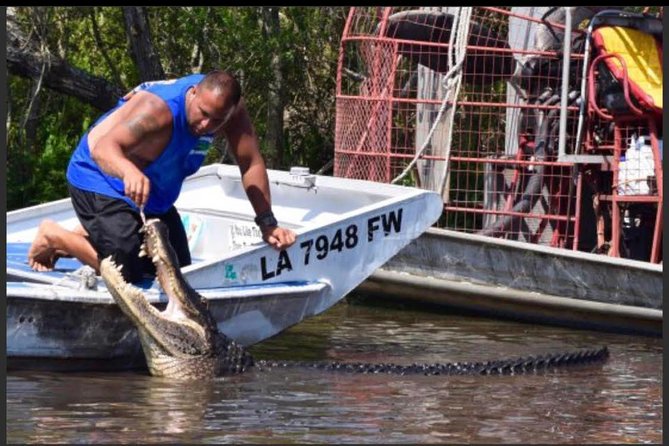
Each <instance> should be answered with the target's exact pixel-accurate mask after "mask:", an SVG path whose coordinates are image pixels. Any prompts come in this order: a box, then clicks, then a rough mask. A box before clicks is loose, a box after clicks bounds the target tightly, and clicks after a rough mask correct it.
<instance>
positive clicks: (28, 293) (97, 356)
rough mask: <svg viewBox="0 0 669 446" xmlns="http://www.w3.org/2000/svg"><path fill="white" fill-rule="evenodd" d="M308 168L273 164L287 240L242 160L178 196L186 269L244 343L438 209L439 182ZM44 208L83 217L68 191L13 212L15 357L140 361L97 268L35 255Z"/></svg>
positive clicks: (305, 306)
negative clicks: (266, 230) (42, 264)
mask: <svg viewBox="0 0 669 446" xmlns="http://www.w3.org/2000/svg"><path fill="white" fill-rule="evenodd" d="M305 170H306V169H302V168H293V169H291V171H290V172H282V171H273V170H270V171H269V172H268V175H269V179H270V185H271V194H272V201H273V210H274V213H275V215H276V217H277V219H278V220H279V223H280V225H282V226H285V227H290V228H292V229H293V230H295V232H296V234H297V241H296V243H295V244H294V245H293V246H291V247H290V248H288V249H286V250H283V251H276V250H274V249H273V248H271V247H270V246H269V245H267V244H266V243H264V242H263V241H262V240H261V236H260V231H259V230H258V228H257V227H256V225H255V223H254V222H253V217H254V215H255V214H254V212H253V209H252V207H251V205H250V203H249V201H248V200H247V198H246V195H245V192H244V189H243V187H242V184H241V179H240V174H239V169H238V168H237V166H229V165H222V164H212V165H208V166H205V167H203V168H202V169H200V170H199V171H198V172H197V173H196V174H194V175H193V176H191V177H189V178H188V179H187V180H186V182H185V183H184V186H183V189H182V192H181V194H180V196H179V199H178V200H177V202H176V206H177V208H178V209H179V211H180V213H181V216H182V221H183V222H184V225H185V227H186V231H187V235H188V239H189V245H190V248H191V253H192V257H193V264H192V265H190V266H188V267H185V268H183V269H182V272H183V274H184V276H185V278H186V280H187V281H188V282H189V283H190V284H191V285H192V286H193V287H194V288H195V289H196V290H197V291H198V292H199V293H200V294H202V295H203V296H205V297H206V298H207V299H208V300H209V302H210V305H209V307H210V309H211V311H212V313H213V314H214V317H215V318H216V320H217V321H218V325H219V328H220V330H221V331H222V332H224V333H225V334H227V335H228V336H230V337H232V338H233V339H235V340H236V341H238V342H240V343H241V344H243V345H247V346H248V345H252V344H255V343H257V342H260V341H262V340H264V339H267V338H269V337H271V336H273V335H275V334H277V333H279V332H281V331H282V330H285V329H286V328H288V327H290V326H292V325H294V324H297V323H299V322H300V321H302V320H304V319H305V318H308V317H310V316H314V315H317V314H319V313H321V312H323V311H325V310H327V309H328V308H330V307H331V306H332V305H334V304H335V303H337V302H338V301H340V300H341V299H342V298H343V297H344V296H346V294H347V293H349V292H350V291H351V290H353V289H354V288H356V287H357V286H358V285H359V284H360V283H362V282H363V281H364V280H365V279H366V278H367V277H369V276H370V275H371V274H372V273H373V272H374V271H375V270H376V269H377V268H378V267H380V266H381V265H382V264H384V263H385V262H386V261H388V260H389V259H390V258H391V257H393V256H394V255H395V254H397V253H398V252H399V251H400V250H401V249H402V248H403V247H404V246H406V245H407V244H408V243H409V242H411V241H412V240H413V239H415V238H416V237H418V236H419V235H420V234H421V233H423V232H424V231H425V230H427V229H428V228H429V227H430V225H432V224H433V223H434V222H435V221H436V220H437V218H438V217H439V215H441V211H442V202H441V198H440V197H439V195H438V194H436V193H434V192H429V191H424V190H420V189H416V188H408V187H402V186H393V185H387V184H380V183H374V182H368V181H360V180H350V179H342V178H333V177H327V176H317V175H311V174H309V173H308V171H305ZM44 218H50V219H53V220H55V221H58V222H59V223H60V224H61V225H63V226H65V227H68V228H73V227H74V226H75V225H76V224H77V218H76V216H75V214H74V211H73V209H72V206H71V203H70V200H69V199H63V200H59V201H55V202H51V203H47V204H42V205H38V206H33V207H29V208H25V209H19V210H15V211H11V212H8V213H7V357H8V366H9V367H21V366H22V365H24V364H26V363H29V364H30V365H31V366H34V365H35V364H40V363H45V364H48V365H49V366H53V365H54V364H57V363H61V364H65V365H66V366H71V365H74V364H77V366H80V365H81V364H82V363H89V366H94V367H102V368H117V367H121V368H125V367H134V366H136V365H138V364H141V363H142V362H143V355H142V352H141V347H140V343H139V340H138V338H137V334H136V330H135V328H134V327H133V326H132V325H131V324H130V322H129V321H127V320H126V318H125V316H124V315H123V314H122V313H121V311H120V310H119V309H118V308H117V306H116V304H115V302H114V301H113V299H112V298H111V296H110V294H109V293H108V292H107V290H106V288H105V284H104V281H102V280H101V278H100V277H97V276H95V275H94V273H93V274H91V273H92V270H91V269H90V268H88V267H83V266H82V264H81V263H79V262H78V261H77V260H75V259H71V258H63V259H60V260H59V261H58V262H57V264H56V268H55V269H54V271H50V272H36V271H33V270H31V269H30V267H29V266H28V264H27V252H28V249H29V247H30V243H31V242H32V240H33V238H34V236H35V234H36V231H37V227H38V225H39V223H40V221H41V220H42V219H44ZM140 286H141V287H142V288H144V289H145V293H146V295H147V298H148V300H149V301H150V302H151V303H153V304H155V305H156V306H157V307H159V308H160V307H162V306H164V305H165V304H166V302H167V297H166V296H165V295H164V294H162V293H161V290H160V288H159V286H158V284H157V282H156V281H154V280H149V279H147V280H145V281H143V282H141V283H140ZM63 360H65V361H63Z"/></svg>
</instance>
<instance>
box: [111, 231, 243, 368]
mask: <svg viewBox="0 0 669 446" xmlns="http://www.w3.org/2000/svg"><path fill="white" fill-rule="evenodd" d="M142 231H143V232H144V243H143V245H142V249H141V251H140V255H147V256H149V258H150V259H151V260H152V262H153V264H154V265H155V267H156V277H157V279H158V282H159V283H160V286H161V288H162V289H163V291H164V292H165V294H166V295H167V297H168V304H167V307H166V309H165V310H164V311H159V310H158V309H157V308H155V307H154V306H153V305H151V304H149V302H148V301H147V300H146V297H145V296H144V293H143V292H142V291H141V290H140V289H139V288H137V287H136V286H134V285H132V284H130V283H127V282H125V280H124V279H123V276H122V275H121V272H120V271H121V266H120V265H116V264H115V262H114V261H113V260H112V259H111V257H108V258H105V259H103V260H102V262H101V263H100V273H101V275H102V277H103V279H104V281H105V283H106V284H107V289H108V290H109V292H110V293H111V295H112V296H113V298H114V300H115V301H116V303H117V304H118V305H119V307H120V308H121V310H122V311H123V312H124V313H125V314H126V315H127V316H128V317H129V318H130V320H131V321H132V322H133V323H134V324H135V326H136V327H137V329H138V331H139V336H140V340H141V342H142V348H143V349H144V354H145V356H146V359H147V364H148V366H149V370H150V371H151V373H152V374H154V375H159V376H175V377H182V378H184V377H193V378H196V377H201V376H204V375H215V374H221V373H225V372H226V371H227V372H237V371H242V370H243V369H244V368H245V367H246V366H248V365H250V364H251V363H252V359H251V358H250V356H249V355H248V354H247V353H246V352H245V351H244V350H243V349H242V348H241V346H239V345H237V344H236V343H234V342H233V341H232V340H230V339H228V338H227V337H225V336H224V335H223V334H222V333H220V332H219V331H218V327H217V325H216V321H215V319H214V318H213V316H212V315H211V312H210V311H209V309H208V308H207V303H206V301H205V300H204V299H203V298H202V297H201V296H200V295H199V294H198V293H197V292H196V291H195V290H194V289H193V288H192V287H191V286H190V285H189V284H188V282H186V280H185V279H184V277H183V275H182V274H181V270H180V269H179V267H178V260H177V255H176V253H175V252H174V249H173V248H172V246H171V245H170V243H169V234H168V229H167V227H166V226H165V224H164V223H163V222H161V221H160V220H158V219H151V220H148V221H147V222H146V224H145V225H144V227H143V228H142ZM236 361H239V363H238V364H237V363H235V362H236Z"/></svg>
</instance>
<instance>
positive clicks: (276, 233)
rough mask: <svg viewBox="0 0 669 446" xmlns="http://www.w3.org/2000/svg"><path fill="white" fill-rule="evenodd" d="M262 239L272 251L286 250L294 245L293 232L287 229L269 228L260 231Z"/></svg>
mask: <svg viewBox="0 0 669 446" xmlns="http://www.w3.org/2000/svg"><path fill="white" fill-rule="evenodd" d="M261 231H262V239H263V240H265V241H266V242H267V243H268V244H270V245H272V247H273V248H274V249H277V250H281V249H286V248H288V247H289V246H291V245H292V244H293V243H295V232H293V231H292V230H291V229H288V228H281V227H279V226H271V227H266V228H263V229H261Z"/></svg>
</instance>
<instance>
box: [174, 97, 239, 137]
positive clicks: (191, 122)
mask: <svg viewBox="0 0 669 446" xmlns="http://www.w3.org/2000/svg"><path fill="white" fill-rule="evenodd" d="M228 96H229V95H227V94H226V93H221V92H220V91H219V90H216V89H206V88H202V87H198V86H197V85H196V86H195V87H193V88H191V89H190V90H189V91H188V96H187V97H186V99H187V100H186V119H187V120H188V126H189V127H190V131H191V133H192V134H193V135H196V136H202V135H205V134H207V133H215V132H216V131H218V130H219V129H220V128H221V127H222V126H223V124H225V123H226V122H227V120H228V119H230V116H231V115H232V112H233V111H234V108H235V107H234V105H233V104H232V101H231V100H230V98H229V97H228Z"/></svg>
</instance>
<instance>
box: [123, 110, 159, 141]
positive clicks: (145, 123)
mask: <svg viewBox="0 0 669 446" xmlns="http://www.w3.org/2000/svg"><path fill="white" fill-rule="evenodd" d="M126 126H127V127H128V130H130V133H132V135H133V136H134V137H135V138H137V139H140V140H141V139H142V138H144V137H146V136H148V135H150V134H152V133H154V132H155V131H156V130H158V129H159V128H160V125H159V124H158V120H157V119H156V118H155V117H153V116H151V115H149V114H148V113H142V114H140V115H139V116H136V117H134V118H133V119H131V120H130V121H129V122H126Z"/></svg>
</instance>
